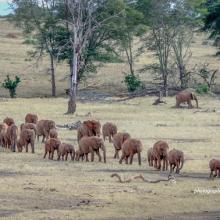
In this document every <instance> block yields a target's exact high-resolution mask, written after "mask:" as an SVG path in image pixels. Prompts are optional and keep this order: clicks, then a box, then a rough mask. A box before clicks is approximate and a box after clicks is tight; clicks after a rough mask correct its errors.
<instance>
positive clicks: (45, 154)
mask: <svg viewBox="0 0 220 220" xmlns="http://www.w3.org/2000/svg"><path fill="white" fill-rule="evenodd" d="M46 156H47V150H46V149H45V153H44V159H45V157H46Z"/></svg>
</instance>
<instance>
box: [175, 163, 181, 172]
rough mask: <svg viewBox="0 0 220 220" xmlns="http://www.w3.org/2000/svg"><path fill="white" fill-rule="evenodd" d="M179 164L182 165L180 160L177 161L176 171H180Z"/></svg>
mask: <svg viewBox="0 0 220 220" xmlns="http://www.w3.org/2000/svg"><path fill="white" fill-rule="evenodd" d="M179 166H180V163H179V161H176V173H179V172H180V171H179Z"/></svg>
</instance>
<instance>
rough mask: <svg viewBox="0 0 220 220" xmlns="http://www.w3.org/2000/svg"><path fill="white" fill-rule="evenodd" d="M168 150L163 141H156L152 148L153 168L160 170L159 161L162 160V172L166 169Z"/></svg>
mask: <svg viewBox="0 0 220 220" xmlns="http://www.w3.org/2000/svg"><path fill="white" fill-rule="evenodd" d="M168 149H169V146H168V144H167V142H165V141H157V142H156V143H155V144H154V146H153V153H154V156H155V167H156V168H157V169H158V170H160V169H161V161H162V160H163V170H167V169H168Z"/></svg>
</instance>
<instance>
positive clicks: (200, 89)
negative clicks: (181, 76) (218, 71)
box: [196, 84, 209, 94]
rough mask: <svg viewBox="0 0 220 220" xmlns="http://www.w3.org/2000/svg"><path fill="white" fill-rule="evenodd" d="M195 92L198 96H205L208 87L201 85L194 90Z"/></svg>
mask: <svg viewBox="0 0 220 220" xmlns="http://www.w3.org/2000/svg"><path fill="white" fill-rule="evenodd" d="M196 92H197V93H199V94H207V93H208V92H209V87H208V85H206V84H201V85H199V86H198V87H197V88H196Z"/></svg>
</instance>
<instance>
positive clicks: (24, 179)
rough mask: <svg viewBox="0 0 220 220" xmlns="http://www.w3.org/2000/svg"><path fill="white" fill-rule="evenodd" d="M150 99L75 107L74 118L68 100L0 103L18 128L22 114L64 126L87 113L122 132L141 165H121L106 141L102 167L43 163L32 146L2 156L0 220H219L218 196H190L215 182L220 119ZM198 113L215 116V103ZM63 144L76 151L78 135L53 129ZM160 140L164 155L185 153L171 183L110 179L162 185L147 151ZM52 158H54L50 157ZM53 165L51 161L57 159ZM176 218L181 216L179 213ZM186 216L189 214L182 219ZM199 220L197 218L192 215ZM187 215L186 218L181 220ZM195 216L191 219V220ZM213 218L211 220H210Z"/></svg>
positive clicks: (209, 102) (213, 100)
mask: <svg viewBox="0 0 220 220" xmlns="http://www.w3.org/2000/svg"><path fill="white" fill-rule="evenodd" d="M153 100H154V98H153V97H152V98H137V99H133V100H130V101H126V102H120V103H118V102H115V101H113V102H111V101H108V102H107V103H92V102H87V103H78V108H77V114H78V115H79V116H67V115H64V114H62V113H63V112H65V107H66V100H65V99H63V98H58V99H38V98H36V99H15V100H1V109H0V115H1V118H2V119H3V118H4V117H6V116H9V115H10V116H13V117H14V119H15V121H16V123H17V124H18V125H19V124H21V123H22V122H23V120H24V116H25V113H27V112H37V113H38V114H39V116H40V118H50V119H53V120H55V121H56V123H57V124H60V125H62V124H66V123H69V122H73V121H77V120H81V121H82V120H85V119H88V118H86V117H83V115H85V114H86V113H88V112H91V114H92V118H95V119H98V120H100V122H101V123H102V124H103V123H104V122H106V121H112V122H114V123H116V124H117V126H118V129H119V131H127V132H129V133H130V134H131V135H132V137H135V138H139V139H140V140H141V141H142V143H143V152H142V166H138V164H137V159H136V158H135V160H134V163H133V165H125V164H122V165H120V164H119V163H118V160H115V159H113V155H114V150H113V146H112V144H110V143H108V142H106V148H107V163H106V164H104V163H99V162H97V158H95V159H96V162H94V163H91V162H87V163H86V162H72V161H67V162H63V161H59V162H58V161H56V160H54V161H49V160H48V159H43V153H44V146H43V144H41V143H37V142H36V153H35V154H31V153H28V154H27V153H24V152H23V153H11V152H9V151H7V150H5V149H1V152H0V161H1V163H0V176H1V178H0V184H1V186H2V187H0V200H1V203H0V217H1V218H2V219H157V217H158V216H162V217H163V218H164V219H172V218H171V217H170V216H176V217H173V219H181V218H180V216H181V215H182V216H183V217H182V219H189V216H191V217H192V213H196V214H195V218H194V217H192V219H202V217H201V216H200V217H198V215H205V216H206V218H204V219H208V217H207V216H209V219H216V218H217V216H220V212H219V203H220V195H219V194H209V195H206V194H194V192H193V191H194V189H197V188H201V189H204V188H205V189H217V188H219V183H220V182H219V181H220V180H219V179H216V180H214V181H211V180H209V179H208V176H209V168H208V163H209V160H210V159H211V158H213V157H215V158H219V157H220V151H219V145H220V136H219V133H220V126H219V124H220V118H219V113H217V112H216V113H193V112H194V111H195V109H192V110H189V109H175V108H171V106H173V105H174V104H175V102H174V98H168V99H167V104H166V105H162V106H152V105H151V104H152V102H153ZM200 100H201V101H200V106H201V107H202V108H204V109H205V108H208V107H210V106H211V107H215V108H216V109H220V103H219V101H218V100H217V99H216V98H205V97H200ZM59 136H60V138H61V140H62V141H63V142H68V143H72V144H74V146H75V148H77V141H76V132H75V131H69V130H65V129H59ZM160 139H162V140H166V141H167V142H168V143H169V146H170V149H172V148H174V147H175V148H177V149H180V150H182V151H184V153H185V157H186V162H185V165H184V167H183V171H182V173H181V175H177V176H176V184H172V183H168V182H160V183H156V184H149V183H145V182H142V181H141V180H133V181H132V182H131V183H119V182H117V180H116V179H113V178H111V177H110V175H111V174H112V173H118V174H120V175H122V177H125V178H129V177H132V176H135V175H138V174H140V173H141V174H143V175H144V177H145V178H147V179H149V180H155V179H161V178H164V179H166V178H167V176H168V172H162V171H161V172H160V171H156V170H155V169H154V168H150V167H149V166H148V164H147V158H146V156H147V149H148V148H150V147H151V146H152V145H153V144H154V143H155V141H156V140H160ZM55 155H56V154H55ZM55 158H56V156H55ZM180 213H181V214H180ZM185 213H190V215H189V216H188V215H186V214H185ZM198 213H199V214H198ZM187 216H188V217H187ZM196 216H197V218H196ZM213 216H215V217H216V218H214V217H213Z"/></svg>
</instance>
